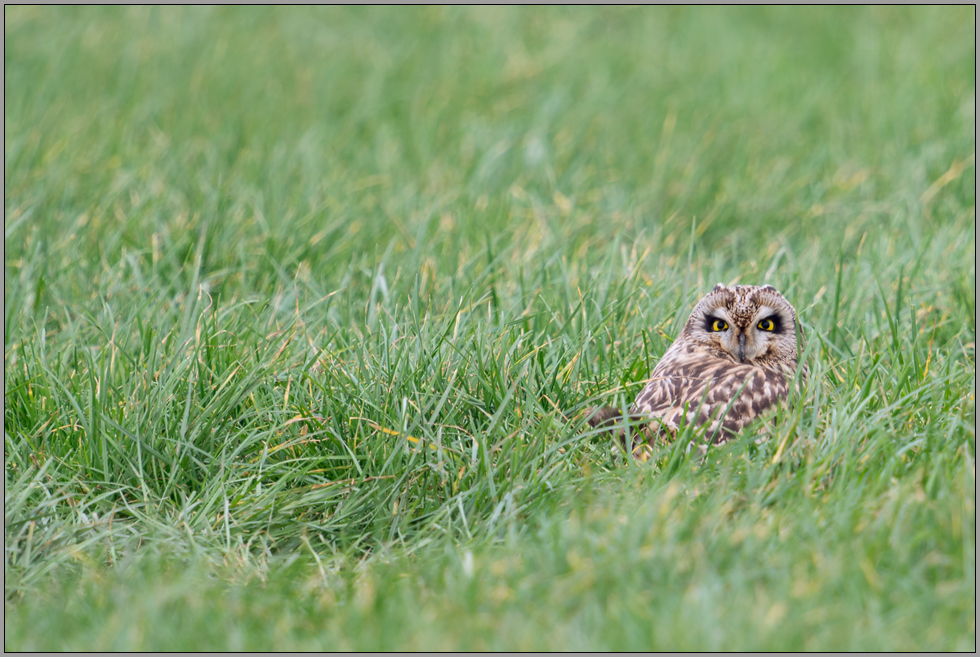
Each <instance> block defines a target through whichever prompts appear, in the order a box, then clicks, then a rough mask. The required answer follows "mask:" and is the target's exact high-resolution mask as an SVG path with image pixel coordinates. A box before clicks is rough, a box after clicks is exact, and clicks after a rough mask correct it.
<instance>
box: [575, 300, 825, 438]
mask: <svg viewBox="0 0 980 657" xmlns="http://www.w3.org/2000/svg"><path fill="white" fill-rule="evenodd" d="M797 336H799V339H800V340H801V341H802V339H803V334H802V332H801V331H800V330H799V327H798V325H797V321H796V310H795V309H794V308H793V306H791V305H790V303H789V302H788V301H787V300H786V298H785V297H783V295H782V294H780V293H779V292H778V291H777V290H776V288H774V287H772V286H771V285H764V286H762V287H757V286H755V285H736V286H734V287H725V286H724V285H721V284H718V285H716V286H715V288H714V289H713V290H712V291H711V292H709V293H708V294H707V295H705V297H704V298H702V299H701V301H699V302H698V304H697V305H696V306H694V310H693V311H692V312H691V316H690V317H689V318H688V320H687V324H685V326H684V330H683V331H682V332H681V335H680V337H678V338H677V340H675V341H674V343H673V344H672V345H670V348H669V349H667V352H666V353H665V354H664V355H663V358H661V359H660V362H659V363H657V367H656V368H655V369H654V370H653V374H652V375H651V377H650V380H649V382H648V383H647V385H646V387H644V388H643V390H642V391H641V392H640V394H639V395H638V396H637V397H636V401H634V402H633V405H632V406H631V407H630V411H629V414H630V420H631V423H633V424H634V425H635V424H636V423H640V424H641V425H644V426H643V433H644V434H645V436H646V438H647V440H652V439H654V438H656V437H660V438H661V439H663V440H671V439H672V438H673V437H674V436H675V435H676V432H677V430H678V428H679V427H680V426H681V425H682V424H688V425H690V424H694V425H697V426H701V425H707V427H706V428H705V436H706V437H711V438H713V442H715V443H716V444H720V443H723V442H725V441H727V440H728V439H730V438H731V437H732V436H733V435H734V434H735V433H737V432H738V431H740V430H741V429H742V427H744V426H745V425H746V424H748V423H749V421H751V420H752V419H754V418H755V417H757V416H759V415H760V414H762V413H764V412H765V411H767V410H768V409H770V408H773V407H774V406H776V405H777V404H778V403H779V402H781V401H782V400H783V399H785V398H786V395H787V393H788V391H789V386H790V384H791V382H792V381H793V377H794V376H795V374H796V370H797V367H798V354H797ZM801 374H802V375H804V376H805V374H806V370H805V368H804V371H803V372H802V373H801ZM619 415H620V413H619V411H617V410H616V409H613V408H610V407H604V408H600V409H598V410H595V411H593V412H592V417H591V418H590V419H589V423H590V424H591V425H592V426H611V425H613V424H614V423H615V422H616V420H617V418H618V417H619ZM647 422H649V424H647Z"/></svg>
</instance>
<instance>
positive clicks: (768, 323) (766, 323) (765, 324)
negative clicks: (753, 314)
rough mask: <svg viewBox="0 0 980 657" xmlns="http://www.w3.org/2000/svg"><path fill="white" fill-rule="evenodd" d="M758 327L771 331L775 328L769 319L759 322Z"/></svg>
mask: <svg viewBox="0 0 980 657" xmlns="http://www.w3.org/2000/svg"><path fill="white" fill-rule="evenodd" d="M759 328H761V329H762V330H763V331H772V330H774V329H775V328H776V324H775V323H773V321H772V320H771V319H764V320H762V321H761V322H759Z"/></svg>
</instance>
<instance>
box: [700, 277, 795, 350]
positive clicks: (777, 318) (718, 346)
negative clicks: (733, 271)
mask: <svg viewBox="0 0 980 657" xmlns="http://www.w3.org/2000/svg"><path fill="white" fill-rule="evenodd" d="M684 333H685V334H686V335H687V337H689V338H690V339H691V340H693V341H695V342H696V343H698V344H699V345H701V346H702V347H706V348H708V349H709V350H710V351H714V352H717V355H718V356H721V357H722V358H726V359H727V358H731V359H732V360H734V361H735V362H737V363H747V364H750V365H759V366H762V367H766V366H769V367H773V366H775V365H777V364H779V363H787V364H788V363H792V364H793V365H794V366H795V364H796V360H797V344H796V333H797V327H796V312H795V310H794V309H793V306H791V305H790V303H789V302H788V301H787V300H786V298H785V297H783V295H782V294H780V293H779V292H778V291H777V290H776V288H774V287H772V286H771V285H764V286H762V287H757V286H755V285H736V286H733V287H725V286H724V285H721V284H719V285H716V286H715V288H714V289H713V290H712V291H711V292H710V293H708V294H707V295H706V296H705V297H704V298H703V299H701V301H699V302H698V304H697V305H696V306H695V307H694V310H693V311H692V312H691V317H690V318H689V319H688V320H687V325H686V326H685V327H684Z"/></svg>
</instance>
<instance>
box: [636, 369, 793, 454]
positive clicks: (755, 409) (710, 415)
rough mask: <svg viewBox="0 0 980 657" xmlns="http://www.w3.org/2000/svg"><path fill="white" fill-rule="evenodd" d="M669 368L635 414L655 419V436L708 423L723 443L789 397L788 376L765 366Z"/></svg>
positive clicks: (638, 400)
mask: <svg viewBox="0 0 980 657" xmlns="http://www.w3.org/2000/svg"><path fill="white" fill-rule="evenodd" d="M667 365H668V366H667V367H664V368H662V369H661V368H660V367H659V366H658V367H657V368H656V369H655V370H654V375H653V377H652V378H651V379H650V381H649V382H648V383H647V385H646V387H644V388H643V390H642V391H641V392H640V394H639V395H638V396H637V398H636V401H635V402H634V403H633V406H632V408H631V409H630V414H631V415H633V414H637V415H642V416H645V417H647V418H649V419H650V420H652V422H651V430H652V433H653V434H658V435H663V434H664V433H665V432H667V433H671V434H672V433H674V432H676V431H677V430H678V429H679V428H680V426H681V424H692V423H693V424H695V425H697V426H701V425H704V424H707V425H708V426H707V429H706V432H707V433H708V434H709V435H714V436H715V438H714V442H716V443H722V442H725V441H727V440H728V439H730V438H731V437H732V436H733V435H734V434H735V433H737V432H738V431H740V430H741V429H742V427H744V426H745V425H746V424H748V423H749V422H750V421H752V420H753V419H755V418H756V417H758V416H759V415H761V414H762V413H764V412H766V411H767V410H768V409H770V408H772V407H773V406H775V405H776V404H778V403H779V402H780V401H781V400H782V399H784V398H785V397H786V394H787V385H786V377H785V376H784V375H783V374H782V373H779V372H774V371H772V370H768V369H764V368H761V367H755V366H752V365H742V364H738V363H732V362H730V361H724V360H720V359H717V361H716V362H713V363H704V362H698V361H693V362H688V363H687V364H682V363H679V364H667ZM719 428H720V429H721V431H719Z"/></svg>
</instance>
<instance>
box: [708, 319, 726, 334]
mask: <svg viewBox="0 0 980 657" xmlns="http://www.w3.org/2000/svg"><path fill="white" fill-rule="evenodd" d="M704 330H705V331H709V332H714V331H727V330H728V322H727V321H725V320H724V319H722V318H721V317H714V316H710V315H709V316H708V317H705V318H704Z"/></svg>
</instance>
